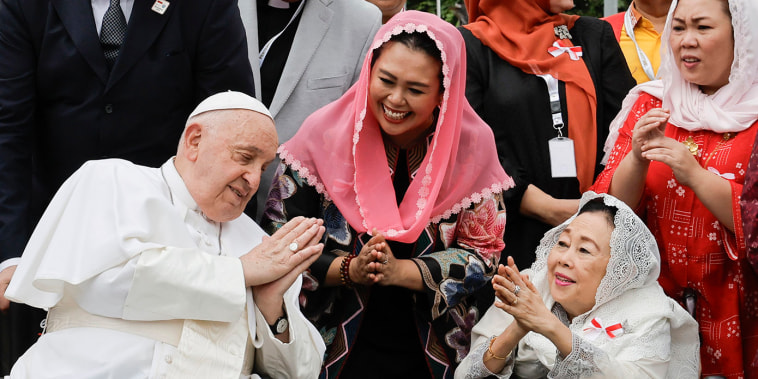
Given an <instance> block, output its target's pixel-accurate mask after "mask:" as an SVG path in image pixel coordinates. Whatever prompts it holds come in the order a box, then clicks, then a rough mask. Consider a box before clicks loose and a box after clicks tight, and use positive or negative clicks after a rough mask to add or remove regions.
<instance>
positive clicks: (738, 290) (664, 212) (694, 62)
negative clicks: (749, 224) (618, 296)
mask: <svg viewBox="0 0 758 379" xmlns="http://www.w3.org/2000/svg"><path fill="white" fill-rule="evenodd" d="M757 18H758V4H756V2H755V0H729V1H727V0H680V1H679V2H678V4H677V1H674V2H673V4H672V7H671V11H670V12H669V15H668V19H667V22H666V29H665V31H664V36H663V37H664V38H663V41H665V42H666V43H667V45H666V46H664V49H665V52H667V53H668V54H667V55H666V56H665V57H664V59H663V61H662V63H661V68H660V72H659V76H660V78H662V79H661V80H657V81H653V82H649V83H646V84H643V85H640V86H638V87H635V89H633V90H632V92H631V93H630V95H629V96H628V97H627V99H626V100H625V101H624V106H623V108H622V110H621V112H620V113H619V116H618V117H617V119H616V120H615V121H614V123H612V124H611V136H610V137H609V141H608V142H607V143H606V151H608V150H610V148H612V151H610V154H609V155H607V156H606V158H607V159H608V163H607V166H606V169H605V170H604V171H603V173H602V174H601V175H600V176H599V177H598V179H597V181H596V183H595V185H594V187H593V189H594V190H595V191H604V192H605V191H607V192H608V193H610V194H612V195H614V196H616V197H618V198H620V199H622V200H624V201H625V202H626V203H627V204H629V205H630V206H631V207H632V208H635V209H637V210H638V212H640V214H641V215H642V216H643V218H644V219H645V220H646V223H647V224H648V227H649V228H650V230H651V231H653V233H654V234H655V236H656V239H657V242H658V245H659V247H660V250H661V260H662V268H661V275H660V278H659V281H660V283H661V285H662V286H663V288H664V289H665V290H666V293H667V294H668V295H669V296H671V297H673V298H675V299H678V300H680V303H681V304H682V305H683V306H685V307H686V308H688V310H689V311H690V312H691V313H693V314H694V316H695V318H696V320H697V321H698V322H699V325H700V332H701V342H702V345H701V362H702V367H703V371H702V375H704V376H708V375H719V376H723V377H726V378H746V377H747V378H756V377H758V276H757V275H756V273H755V271H753V269H752V268H751V266H750V263H749V261H748V260H747V258H746V248H745V239H744V234H743V230H742V218H741V212H740V207H739V200H740V194H741V193H742V187H743V183H744V181H745V172H746V169H747V166H748V160H749V158H750V153H751V150H752V147H753V141H754V140H755V138H756V131H758V123H756V120H758V70H757V69H756V65H757V64H758V30H756V29H755V28H751V27H750V22H754V21H755V20H756V19H757Z"/></svg>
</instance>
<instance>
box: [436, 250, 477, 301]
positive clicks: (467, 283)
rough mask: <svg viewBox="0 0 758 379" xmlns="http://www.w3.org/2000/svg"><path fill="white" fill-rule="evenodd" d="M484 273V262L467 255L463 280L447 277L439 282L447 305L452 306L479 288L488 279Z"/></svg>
mask: <svg viewBox="0 0 758 379" xmlns="http://www.w3.org/2000/svg"><path fill="white" fill-rule="evenodd" d="M485 273H486V271H485V269H484V264H483V263H482V262H481V261H480V260H478V259H473V258H471V257H468V263H467V264H466V275H465V277H464V278H463V280H459V279H455V278H447V279H445V280H443V281H442V283H440V290H441V291H442V295H443V296H444V297H445V301H446V302H447V306H448V307H453V306H455V305H457V304H459V303H460V302H461V300H463V299H464V298H465V297H466V296H468V295H470V294H472V293H474V291H476V290H477V289H479V288H480V287H481V286H482V283H483V282H485V281H487V280H489V276H486V274H485Z"/></svg>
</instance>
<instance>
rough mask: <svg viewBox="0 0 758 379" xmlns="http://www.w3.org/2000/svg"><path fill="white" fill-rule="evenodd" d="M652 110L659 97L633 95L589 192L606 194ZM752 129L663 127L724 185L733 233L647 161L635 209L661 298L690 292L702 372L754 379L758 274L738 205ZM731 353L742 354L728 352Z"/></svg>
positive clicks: (757, 356) (757, 352)
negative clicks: (649, 240) (650, 245)
mask: <svg viewBox="0 0 758 379" xmlns="http://www.w3.org/2000/svg"><path fill="white" fill-rule="evenodd" d="M660 107H661V101H660V100H659V99H657V98H655V97H653V96H651V95H649V94H647V93H642V94H641V95H640V96H639V98H638V99H637V101H636V103H635V104H634V106H633V108H632V111H631V113H630V114H629V117H628V118H627V120H626V121H625V123H624V125H623V126H622V127H621V129H620V130H619V137H618V140H617V141H616V145H615V147H614V149H613V151H612V152H611V155H610V157H609V159H608V165H607V166H606V169H605V170H604V171H603V172H602V173H601V174H600V176H599V177H598V178H597V181H596V182H595V184H594V187H593V190H595V191H597V192H607V191H608V189H609V188H610V184H611V180H612V179H613V174H614V173H615V171H616V168H617V167H618V165H619V163H620V162H621V160H622V159H623V158H624V157H625V156H626V154H627V153H629V152H630V151H631V149H632V142H631V137H632V130H633V128H634V125H635V123H636V122H637V121H638V120H639V119H640V117H642V116H643V115H644V114H645V113H647V112H648V111H649V110H650V109H652V108H660ZM757 130H758V124H753V126H751V127H750V128H748V129H747V130H745V131H743V132H739V133H736V134H735V133H731V134H728V135H727V134H722V133H714V132H712V131H710V130H700V131H694V132H690V131H687V130H685V129H682V128H678V127H676V125H672V124H668V125H667V127H666V132H665V135H666V136H667V137H670V138H673V139H675V140H677V141H680V142H683V143H685V144H686V145H688V146H690V147H691V150H692V151H696V158H697V160H698V162H699V163H700V164H701V166H703V167H705V168H706V169H708V170H709V171H711V172H713V173H714V174H716V175H720V176H721V177H723V178H725V179H727V180H729V183H730V184H731V188H732V211H733V213H734V225H735V229H736V230H735V232H731V231H729V230H727V229H726V228H725V227H724V226H723V225H721V223H720V222H719V221H718V220H717V219H716V217H715V216H714V215H713V214H712V213H711V212H710V211H709V210H708V209H707V208H706V207H705V205H703V203H702V202H701V201H700V200H699V199H698V198H697V196H696V195H695V193H694V192H693V191H692V190H691V189H690V188H688V187H686V186H684V185H682V184H680V183H679V182H678V181H677V180H676V178H675V177H674V174H673V172H672V170H671V169H670V168H669V167H668V166H666V165H665V164H663V163H660V162H651V163H650V167H649V170H648V175H647V178H646V181H645V188H644V193H643V197H642V202H641V203H640V207H639V209H638V212H639V213H640V214H641V215H642V218H643V219H644V220H645V221H646V223H647V225H648V227H649V228H650V230H651V231H652V232H653V234H654V235H655V238H656V240H657V242H658V246H659V248H660V252H661V260H662V262H661V275H660V278H659V282H660V283H661V286H662V287H663V288H664V290H665V291H666V294H667V295H669V296H671V297H673V298H674V299H677V300H679V301H680V303H681V304H682V305H683V306H686V303H685V301H684V295H685V293H686V292H690V291H691V292H692V293H694V294H695V299H696V301H695V319H696V320H697V321H698V323H699V325H700V332H701V335H702V346H701V361H702V367H703V371H702V373H703V375H711V374H719V375H725V376H726V377H727V378H756V377H758V365H757V364H756V362H758V361H756V359H758V277H757V276H756V274H755V272H754V271H753V270H752V268H751V267H750V263H749V262H748V260H747V259H746V249H745V240H744V236H743V232H742V219H741V212H740V207H739V200H740V194H741V193H742V185H743V183H744V181H745V174H746V170H747V166H748V159H749V158H750V153H751V150H752V147H753V141H754V140H755V137H756V131H757ZM739 351H742V355H740V354H735V353H734V352H739ZM743 357H744V362H743V359H742V358H743Z"/></svg>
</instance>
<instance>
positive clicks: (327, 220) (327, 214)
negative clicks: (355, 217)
mask: <svg viewBox="0 0 758 379" xmlns="http://www.w3.org/2000/svg"><path fill="white" fill-rule="evenodd" d="M324 227H325V228H326V233H325V234H326V235H327V236H328V238H330V239H333V240H334V241H336V242H337V243H339V244H340V245H348V244H350V226H349V225H348V223H347V220H345V217H343V216H342V213H340V212H339V211H338V210H337V207H336V206H335V205H334V203H331V202H330V203H329V204H328V205H327V206H326V207H325V209H324Z"/></svg>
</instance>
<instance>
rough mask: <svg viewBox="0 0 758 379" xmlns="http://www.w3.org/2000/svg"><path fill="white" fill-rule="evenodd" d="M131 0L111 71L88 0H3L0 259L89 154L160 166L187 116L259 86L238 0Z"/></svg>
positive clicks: (18, 244) (14, 250) (13, 251)
mask: <svg viewBox="0 0 758 379" xmlns="http://www.w3.org/2000/svg"><path fill="white" fill-rule="evenodd" d="M153 2H154V0H135V2H134V6H133V9H132V13H131V16H130V20H129V24H128V30H127V35H126V40H125V42H124V45H123V46H122V48H121V52H120V55H119V58H118V61H117V62H116V63H115V65H114V67H113V69H112V71H110V72H109V71H108V69H107V66H106V63H105V58H104V56H103V51H102V49H101V47H100V42H99V39H98V35H97V31H96V28H95V23H94V17H93V15H92V7H91V4H90V1H88V0H0V260H2V259H5V258H9V257H14V256H20V255H21V252H22V250H23V247H24V245H25V244H26V241H27V239H28V237H29V235H30V231H31V228H32V227H33V225H34V224H36V221H37V219H38V216H39V213H40V211H41V210H42V209H44V207H45V206H46V205H47V203H48V201H49V198H50V197H51V196H52V195H53V194H54V192H55V191H56V190H57V189H58V187H59V186H60V184H61V183H62V182H63V181H64V180H65V179H66V178H67V177H68V176H69V175H71V174H72V173H73V172H74V171H75V170H76V169H78V168H79V166H81V164H82V163H84V162H85V161H87V160H91V159H100V158H111V157H117V158H124V159H127V160H130V161H132V162H135V163H137V164H142V165H148V166H158V165H160V164H161V163H162V162H163V161H165V160H166V159H168V158H169V157H170V156H172V155H173V154H174V153H175V152H176V145H177V142H178V140H179V137H180V134H181V132H182V130H183V127H184V123H185V121H186V119H187V116H188V115H189V113H190V112H191V111H192V109H193V108H194V107H195V106H196V105H197V103H199V102H200V101H201V100H202V99H203V98H205V97H207V96H208V95H211V94H213V93H216V92H219V91H224V90H228V89H232V90H238V91H242V92H245V93H248V94H251V95H252V94H253V91H254V89H253V88H254V87H253V76H252V71H251V69H250V64H249V61H248V56H247V45H246V40H245V32H244V29H243V26H242V21H241V19H240V15H239V10H238V8H237V5H236V1H234V0H171V2H170V5H169V7H168V9H167V10H166V12H165V13H164V14H162V15H161V14H158V13H156V12H154V11H152V10H151V7H152V5H153Z"/></svg>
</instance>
